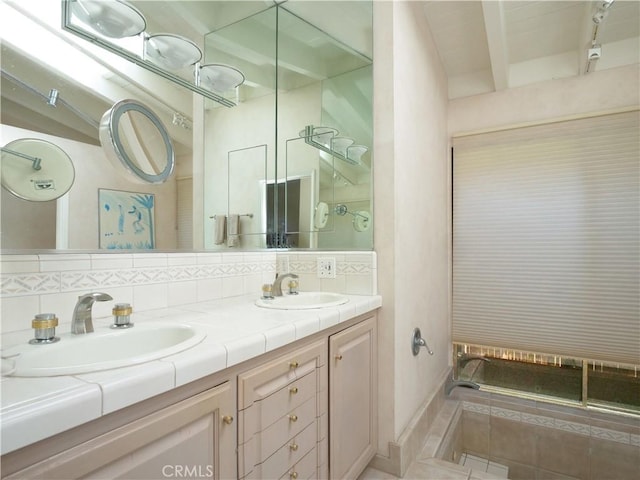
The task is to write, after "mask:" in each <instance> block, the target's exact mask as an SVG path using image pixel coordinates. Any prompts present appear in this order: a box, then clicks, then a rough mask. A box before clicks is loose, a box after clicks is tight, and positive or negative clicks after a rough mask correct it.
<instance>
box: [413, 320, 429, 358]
mask: <svg viewBox="0 0 640 480" xmlns="http://www.w3.org/2000/svg"><path fill="white" fill-rule="evenodd" d="M420 347H424V348H426V349H427V352H429V355H433V350H431V349H430V348H429V345H427V342H425V340H424V338H422V335H421V333H420V329H419V328H417V327H416V328H414V329H413V336H412V337H411V352H412V353H413V356H414V357H415V356H416V355H418V354H419V353H420Z"/></svg>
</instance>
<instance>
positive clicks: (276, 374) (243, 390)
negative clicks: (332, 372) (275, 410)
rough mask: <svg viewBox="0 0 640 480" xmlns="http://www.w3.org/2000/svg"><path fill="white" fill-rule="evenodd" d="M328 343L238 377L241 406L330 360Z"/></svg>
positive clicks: (290, 354) (295, 353) (321, 343)
mask: <svg viewBox="0 0 640 480" xmlns="http://www.w3.org/2000/svg"><path fill="white" fill-rule="evenodd" d="M326 350H327V349H326V342H325V341H324V340H322V341H319V342H315V343H313V344H311V345H309V346H308V347H305V348H301V349H298V350H296V351H294V352H291V353H289V354H286V355H283V356H281V357H278V358H277V359H275V360H272V361H271V362H268V363H266V364H264V365H262V366H260V367H257V368H254V369H253V370H251V371H249V372H246V373H243V374H240V375H239V376H238V408H239V409H240V410H244V409H245V408H248V407H250V406H251V405H252V404H253V403H254V402H256V401H259V400H261V399H263V398H266V397H268V396H270V395H272V394H274V393H275V392H277V391H278V390H280V389H282V388H284V387H285V386H287V385H289V384H290V383H292V382H293V381H295V380H296V379H299V378H302V377H304V376H305V375H307V374H309V373H311V372H314V371H315V370H316V368H320V367H321V366H323V365H324V364H325V363H326V356H327V351H326Z"/></svg>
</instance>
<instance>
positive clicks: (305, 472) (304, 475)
mask: <svg viewBox="0 0 640 480" xmlns="http://www.w3.org/2000/svg"><path fill="white" fill-rule="evenodd" d="M317 463H318V455H317V452H316V449H315V448H314V449H313V450H311V451H310V452H309V453H307V454H306V455H305V456H304V457H302V459H300V461H299V462H297V463H296V464H295V465H293V466H292V467H291V468H290V469H289V470H288V471H287V472H286V473H285V474H284V475H283V476H281V477H280V480H295V479H297V480H300V479H304V480H308V479H310V478H317V475H318V466H317Z"/></svg>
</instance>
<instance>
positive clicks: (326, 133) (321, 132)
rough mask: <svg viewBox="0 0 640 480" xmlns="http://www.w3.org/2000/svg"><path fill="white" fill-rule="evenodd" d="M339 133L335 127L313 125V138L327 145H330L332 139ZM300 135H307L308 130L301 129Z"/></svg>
mask: <svg viewBox="0 0 640 480" xmlns="http://www.w3.org/2000/svg"><path fill="white" fill-rule="evenodd" d="M338 133H339V132H338V130H336V129H335V128H333V127H313V134H312V135H311V140H313V141H314V142H317V143H319V144H321V145H324V146H325V147H329V146H330V145H331V139H332V138H333V137H335V136H336V135H338ZM298 135H300V136H301V137H304V136H306V130H300V133H299V134H298Z"/></svg>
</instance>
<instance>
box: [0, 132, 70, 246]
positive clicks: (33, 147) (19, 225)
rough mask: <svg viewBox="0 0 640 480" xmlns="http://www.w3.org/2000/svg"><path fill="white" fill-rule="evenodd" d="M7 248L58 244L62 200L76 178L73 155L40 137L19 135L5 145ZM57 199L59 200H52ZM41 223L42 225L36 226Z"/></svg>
mask: <svg viewBox="0 0 640 480" xmlns="http://www.w3.org/2000/svg"><path fill="white" fill-rule="evenodd" d="M0 177H1V179H2V182H1V183H2V200H1V205H2V222H1V226H0V232H1V235H0V237H1V238H0V245H2V247H3V248H22V249H24V248H47V249H48V248H55V247H56V221H57V220H58V204H60V205H64V203H66V202H65V200H58V199H60V197H62V196H63V195H64V194H66V193H67V192H68V191H69V189H70V188H71V186H72V185H73V182H74V180H75V169H74V167H73V162H72V161H71V158H69V155H67V153H66V152H65V151H64V150H63V149H62V148H60V147H59V146H57V145H55V144H53V143H51V142H48V141H46V140H41V139H36V138H18V139H16V140H13V141H11V142H9V143H7V145H5V146H4V147H2V160H1V162H0ZM52 200H57V201H52ZM34 225H37V227H38V228H35V229H34V228H33V226H34Z"/></svg>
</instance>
